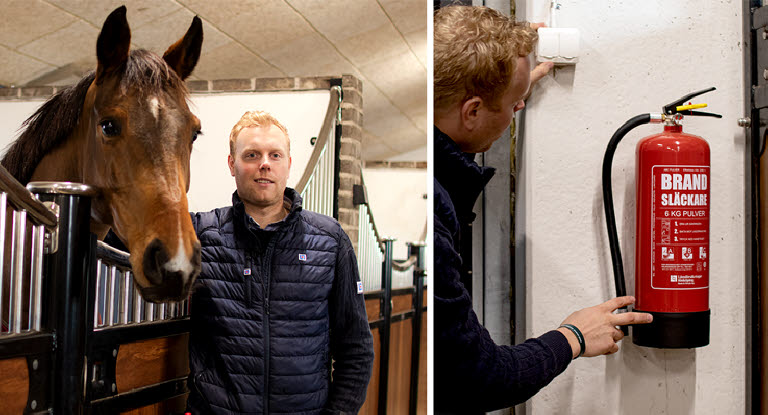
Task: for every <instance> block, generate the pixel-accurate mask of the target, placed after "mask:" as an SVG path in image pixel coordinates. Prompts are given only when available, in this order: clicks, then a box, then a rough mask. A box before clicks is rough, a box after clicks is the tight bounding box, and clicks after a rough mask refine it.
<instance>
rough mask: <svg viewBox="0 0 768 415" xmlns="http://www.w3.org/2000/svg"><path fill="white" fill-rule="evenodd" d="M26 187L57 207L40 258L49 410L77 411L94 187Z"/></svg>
mask: <svg viewBox="0 0 768 415" xmlns="http://www.w3.org/2000/svg"><path fill="white" fill-rule="evenodd" d="M27 187H28V189H29V190H31V191H33V192H35V193H38V194H39V196H38V197H39V198H40V199H41V200H44V201H48V202H52V203H53V204H54V205H55V206H57V207H58V209H59V220H60V224H59V225H60V226H59V229H58V231H57V234H56V240H55V241H53V243H54V244H55V245H56V250H55V252H54V253H52V254H51V255H48V256H46V258H45V266H46V269H47V270H49V271H50V272H49V274H48V278H47V281H45V291H46V292H48V293H50V299H49V302H50V308H49V309H48V312H47V318H48V324H50V326H51V327H50V328H51V329H52V330H53V331H54V332H55V333H56V352H55V356H54V362H53V376H54V378H55V381H56V386H55V387H54V388H53V405H52V407H51V408H50V409H51V410H52V411H53V413H82V410H83V403H82V397H83V393H84V389H83V388H84V385H85V379H84V376H85V371H84V363H85V362H84V359H82V356H84V355H85V348H86V344H85V338H86V336H85V334H86V333H87V332H90V331H91V329H92V323H93V320H92V319H91V318H90V315H89V308H90V309H92V307H93V302H92V293H90V292H89V288H88V287H89V286H91V284H90V275H91V272H90V270H89V269H88V268H89V267H91V266H93V265H95V263H96V262H95V261H92V258H91V255H92V253H93V250H94V246H95V243H96V238H95V237H94V236H93V235H92V234H91V233H90V217H91V199H90V196H93V195H95V191H94V190H93V189H91V188H90V187H88V186H85V185H79V184H73V183H52V182H33V183H30V184H29V185H28V186H27Z"/></svg>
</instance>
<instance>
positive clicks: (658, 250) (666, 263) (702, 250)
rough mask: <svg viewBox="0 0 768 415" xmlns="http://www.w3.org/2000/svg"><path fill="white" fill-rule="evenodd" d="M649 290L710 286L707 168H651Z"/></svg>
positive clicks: (662, 166)
mask: <svg viewBox="0 0 768 415" xmlns="http://www.w3.org/2000/svg"><path fill="white" fill-rule="evenodd" d="M652 171H653V189H652V198H653V208H652V209H653V211H652V213H651V215H652V216H651V218H652V221H651V223H652V224H653V225H652V226H653V229H652V230H651V244H652V247H651V252H652V262H653V266H652V267H651V269H652V274H651V286H652V287H653V288H655V289H662V290H665V289H666V290H698V289H704V288H707V287H708V286H709V266H708V265H709V252H708V251H709V166H667V165H659V166H653V169H652Z"/></svg>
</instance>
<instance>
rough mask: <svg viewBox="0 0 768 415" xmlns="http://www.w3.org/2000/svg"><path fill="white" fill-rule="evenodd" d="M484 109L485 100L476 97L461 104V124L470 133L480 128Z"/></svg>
mask: <svg viewBox="0 0 768 415" xmlns="http://www.w3.org/2000/svg"><path fill="white" fill-rule="evenodd" d="M483 107H484V103H483V99H482V98H480V97H478V96H474V97H472V98H470V99H468V100H466V101H464V103H463V104H461V109H460V111H461V113H460V116H461V123H462V124H464V128H466V129H467V130H468V131H474V130H475V129H477V128H478V127H479V126H480V110H482V109H483Z"/></svg>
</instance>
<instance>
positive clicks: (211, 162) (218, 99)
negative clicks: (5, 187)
mask: <svg viewBox="0 0 768 415" xmlns="http://www.w3.org/2000/svg"><path fill="white" fill-rule="evenodd" d="M329 98H330V93H329V91H327V90H325V91H297V92H293V91H292V92H271V93H267V92H262V93H240V94H235V93H231V94H194V95H192V103H191V106H190V108H191V110H192V112H193V113H194V114H195V115H197V116H198V117H199V118H200V121H201V123H202V127H203V128H202V131H203V135H202V136H200V137H199V138H198V139H197V141H196V142H195V145H194V148H193V150H192V158H191V173H192V177H191V182H192V184H191V186H190V189H189V193H188V197H189V209H190V210H191V211H206V210H211V209H214V208H216V207H221V206H227V205H229V204H231V203H232V192H234V191H235V180H234V178H233V177H232V176H231V175H230V173H229V167H227V155H228V154H229V132H230V131H231V129H232V126H234V125H235V123H237V121H238V120H239V119H240V117H241V116H242V115H243V113H244V112H245V111H249V110H251V111H252V110H262V111H267V112H269V113H271V114H272V115H274V116H275V117H276V118H277V119H278V120H279V121H280V122H281V123H282V124H283V125H285V127H286V128H287V129H288V134H289V135H290V138H291V158H292V165H291V171H290V176H289V179H288V186H293V185H295V184H296V183H297V182H298V181H299V179H300V178H301V175H302V173H303V172H304V167H305V166H306V164H307V161H308V160H309V157H310V155H311V153H312V149H313V147H312V146H311V144H310V138H311V137H315V136H317V134H318V133H319V132H320V127H321V126H322V123H323V118H324V117H325V110H326V108H327V107H328V100H329ZM42 103H43V101H42V100H28V101H27V100H24V101H22V100H18V101H16V100H14V101H0V114H2V117H0V149H1V150H0V151H2V153H4V152H5V149H6V147H7V145H8V144H10V143H11V142H12V141H13V140H14V139H15V138H16V136H17V133H18V130H19V127H20V126H21V123H22V122H23V121H24V120H25V119H27V117H29V116H30V115H31V114H32V113H33V112H34V111H35V110H36V109H37V108H38V107H39V106H40V105H42Z"/></svg>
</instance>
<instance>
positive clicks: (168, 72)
mask: <svg viewBox="0 0 768 415" xmlns="http://www.w3.org/2000/svg"><path fill="white" fill-rule="evenodd" d="M121 76H122V78H121V80H120V89H121V92H123V93H125V92H126V91H127V90H128V89H129V88H137V89H138V90H139V91H141V92H142V93H154V92H158V91H161V90H163V89H165V90H169V89H170V90H176V91H179V93H180V94H181V95H182V96H183V97H184V98H187V97H188V96H189V91H188V90H187V87H186V85H185V84H184V81H182V80H181V78H179V76H178V75H177V74H176V72H175V71H174V70H173V69H171V67H169V66H168V64H166V63H165V61H164V60H163V59H162V58H161V57H159V56H157V55H156V54H154V53H152V52H149V51H147V50H144V49H136V50H132V51H131V52H130V54H129V57H128V60H127V61H126V63H125V67H124V70H123V71H122V75H121ZM95 78H96V73H95V72H94V71H91V72H89V73H88V74H87V75H86V76H85V77H84V78H83V79H81V80H80V81H79V82H78V83H77V84H75V85H72V86H69V87H67V88H64V89H62V90H61V91H59V92H57V93H56V94H55V95H53V96H52V97H51V98H50V99H48V101H46V102H45V103H44V104H43V105H42V106H41V107H40V108H38V110H37V111H35V113H34V114H32V116H30V117H29V118H27V120H26V121H24V123H22V125H21V128H22V129H24V131H23V132H22V133H21V134H20V135H19V138H17V139H16V140H15V141H14V142H13V143H12V144H11V145H10V147H8V150H7V151H6V153H5V155H4V156H3V158H2V160H0V164H2V166H3V167H5V168H6V170H8V172H9V173H10V174H11V175H13V177H15V178H16V180H18V181H19V182H21V183H22V184H23V185H26V184H27V183H28V182H29V180H30V178H31V177H32V173H33V172H34V171H35V168H36V167H37V165H38V164H39V163H40V161H41V160H42V159H43V157H44V156H45V155H46V154H48V153H49V152H50V151H51V150H53V149H54V148H56V147H57V146H59V145H60V144H62V143H63V142H64V141H65V140H66V139H67V138H68V137H69V136H70V135H71V134H72V132H73V131H74V130H75V127H76V126H77V124H78V122H79V121H80V114H81V113H82V111H83V104H84V102H85V96H86V93H87V92H88V88H89V87H90V86H91V83H93V80H94V79H95Z"/></svg>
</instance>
